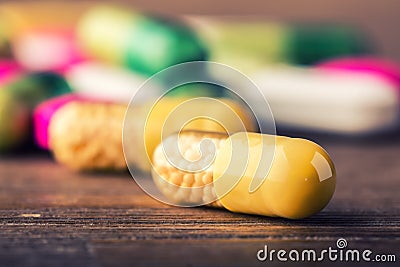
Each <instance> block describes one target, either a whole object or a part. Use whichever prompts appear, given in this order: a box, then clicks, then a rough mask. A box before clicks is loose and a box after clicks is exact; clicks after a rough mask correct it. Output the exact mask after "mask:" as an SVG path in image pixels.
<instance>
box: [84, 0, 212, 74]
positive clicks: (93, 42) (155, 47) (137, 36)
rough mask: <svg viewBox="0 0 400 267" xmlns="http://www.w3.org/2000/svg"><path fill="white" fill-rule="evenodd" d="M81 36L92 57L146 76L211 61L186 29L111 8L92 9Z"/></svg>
mask: <svg viewBox="0 0 400 267" xmlns="http://www.w3.org/2000/svg"><path fill="white" fill-rule="evenodd" d="M77 33H78V34H77V35H78V42H79V43H80V45H81V47H82V48H83V49H84V50H85V51H86V52H87V53H88V54H90V55H91V56H93V57H95V58H97V59H101V60H105V61H108V62H112V63H115V64H119V65H123V66H126V67H128V68H130V69H132V70H134V71H137V72H140V73H142V74H145V75H152V74H154V73H156V72H159V71H161V70H163V69H165V68H167V67H169V66H172V65H175V64H178V63H182V62H187V61H195V60H205V59H206V57H207V53H206V49H205V48H204V45H203V44H202V42H201V41H200V39H199V38H198V37H197V36H196V34H195V33H194V32H193V31H192V30H191V29H190V28H188V27H187V26H186V25H184V24H182V23H179V22H175V21H171V20H167V19H163V18H159V17H155V16H145V15H143V14H140V13H135V12H132V11H127V10H124V9H121V8H117V7H112V6H107V5H102V6H96V7H94V8H92V9H90V10H89V11H88V12H87V13H86V14H85V15H84V16H83V17H82V19H81V21H80V22H79V24H78V28H77Z"/></svg>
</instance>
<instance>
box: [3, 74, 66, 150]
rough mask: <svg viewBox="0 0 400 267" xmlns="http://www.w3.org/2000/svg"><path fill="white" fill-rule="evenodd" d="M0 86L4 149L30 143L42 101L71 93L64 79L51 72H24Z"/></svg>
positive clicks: (11, 148)
mask: <svg viewBox="0 0 400 267" xmlns="http://www.w3.org/2000/svg"><path fill="white" fill-rule="evenodd" d="M0 87H1V88H2V89H1V90H0V102H1V105H0V109H1V111H0V143H1V145H0V150H1V152H4V151H9V150H13V149H14V148H18V147H21V146H22V145H23V144H25V143H27V141H28V139H30V137H31V126H32V125H31V115H32V111H33V109H34V108H35V107H36V106H37V105H38V104H39V103H40V102H42V101H44V100H46V99H48V98H51V97H54V96H58V95H62V94H65V93H70V92H71V90H70V88H69V86H68V84H67V83H66V82H65V80H64V79H63V78H61V77H60V76H58V75H55V74H51V73H34V74H21V75H19V76H17V77H16V78H13V79H12V80H11V81H10V82H8V83H5V84H2V85H1V86H0Z"/></svg>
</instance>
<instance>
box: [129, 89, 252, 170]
mask: <svg viewBox="0 0 400 267" xmlns="http://www.w3.org/2000/svg"><path fill="white" fill-rule="evenodd" d="M182 129H186V130H203V131H211V132H227V133H234V132H239V131H256V130H258V125H257V123H256V121H255V119H254V117H253V115H252V113H251V112H250V111H249V110H248V109H247V108H246V106H245V105H244V104H242V103H240V102H238V101H236V100H233V99H229V98H208V97H196V98H172V97H171V98H170V97H164V98H162V99H161V100H160V101H158V102H156V103H153V102H150V103H148V104H145V105H142V106H132V107H130V108H129V109H128V110H127V115H126V118H125V129H124V148H125V149H124V152H125V155H126V158H127V161H128V164H132V165H134V166H135V167H136V168H138V169H140V170H142V171H150V167H151V165H150V162H151V158H152V154H153V151H154V149H155V148H156V146H157V145H158V144H159V143H160V142H161V140H162V137H163V136H167V135H169V134H172V133H174V132H178V131H180V130H182ZM143 142H144V145H143Z"/></svg>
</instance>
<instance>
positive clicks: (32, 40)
mask: <svg viewBox="0 0 400 267" xmlns="http://www.w3.org/2000/svg"><path fill="white" fill-rule="evenodd" d="M12 49H13V55H14V57H15V58H16V60H17V61H18V62H19V64H20V65H21V66H23V67H24V68H26V69H27V70H30V71H57V72H62V71H64V70H65V69H67V68H68V67H69V66H70V65H72V64H75V63H77V62H80V61H82V60H83V59H84V56H83V54H82V53H81V51H80V50H79V48H78V47H77V44H76V40H75V35H74V32H73V30H72V29H71V30H70V29H68V30H61V29H39V30H37V29H35V30H30V31H25V32H22V33H20V34H18V36H16V37H15V38H14V40H13V43H12Z"/></svg>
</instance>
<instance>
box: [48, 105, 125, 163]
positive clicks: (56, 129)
mask: <svg viewBox="0 0 400 267" xmlns="http://www.w3.org/2000/svg"><path fill="white" fill-rule="evenodd" d="M125 111H126V105H121V104H111V103H101V102H80V101H72V102H70V103H68V104H66V105H64V106H63V107H61V108H60V109H58V110H57V111H56V112H55V113H54V115H53V117H52V119H51V121H50V126H49V141H50V142H49V145H50V147H51V150H52V152H53V154H54V156H55V158H56V160H57V161H58V162H59V163H61V164H63V165H66V166H67V167H69V168H71V169H73V170H79V171H93V170H125V169H126V163H125V158H124V153H123V150H122V124H123V121H124V115H125Z"/></svg>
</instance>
